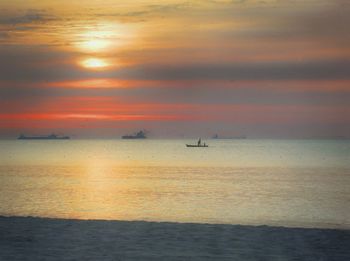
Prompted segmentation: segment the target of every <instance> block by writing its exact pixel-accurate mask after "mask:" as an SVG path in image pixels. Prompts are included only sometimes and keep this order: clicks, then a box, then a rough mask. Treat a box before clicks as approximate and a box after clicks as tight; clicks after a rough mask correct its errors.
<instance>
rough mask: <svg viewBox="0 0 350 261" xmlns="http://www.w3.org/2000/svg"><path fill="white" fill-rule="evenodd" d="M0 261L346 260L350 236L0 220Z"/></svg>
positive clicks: (307, 231)
mask: <svg viewBox="0 0 350 261" xmlns="http://www.w3.org/2000/svg"><path fill="white" fill-rule="evenodd" d="M0 260H308V261H310V260H318V261H319V260H350V230H334V229H306V228H284V227H269V226H241V225H212V224H180V223H156V222H139V221H130V222H129V221H97V220H91V221H90V220H64V219H47V218H32V217H0Z"/></svg>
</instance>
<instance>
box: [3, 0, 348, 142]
mask: <svg viewBox="0 0 350 261" xmlns="http://www.w3.org/2000/svg"><path fill="white" fill-rule="evenodd" d="M349 13H350V2H349V1H347V0H308V1H304V0H264V1H261V0H188V1H185V0H180V1H178V0H164V1H153V0H129V1H121V0H120V1H119V0H113V1H112V0H103V1H102V0H89V1H81V0H80V1H77V0H61V1H56V0H0V138H11V137H16V136H18V135H19V134H20V133H25V134H31V135H40V134H50V133H52V132H54V133H57V134H65V135H70V136H72V137H74V138H87V137H100V138H113V137H120V136H121V135H123V134H129V133H134V132H136V131H137V130H139V129H146V130H148V133H149V136H150V137H154V138H158V137H159V138H168V137H175V138H176V137H198V136H202V137H210V136H212V135H214V134H216V133H217V134H219V135H220V136H226V137H229V136H236V135H246V136H248V137H252V138H310V137H316V138H324V137H326V138H327V137H336V136H345V137H350V117H349V115H350V29H349V28H350V27H349V24H350V16H349V15H348V14H349Z"/></svg>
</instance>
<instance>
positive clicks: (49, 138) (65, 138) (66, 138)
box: [17, 134, 70, 140]
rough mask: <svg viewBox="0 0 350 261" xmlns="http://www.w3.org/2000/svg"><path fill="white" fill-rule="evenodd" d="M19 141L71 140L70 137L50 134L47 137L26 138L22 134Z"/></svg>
mask: <svg viewBox="0 0 350 261" xmlns="http://www.w3.org/2000/svg"><path fill="white" fill-rule="evenodd" d="M17 139H18V140H69V139H70V137H69V136H58V135H56V134H50V135H47V136H25V135H24V134H21V135H20V136H19V137H18V138H17Z"/></svg>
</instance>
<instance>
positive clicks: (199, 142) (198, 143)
mask: <svg viewBox="0 0 350 261" xmlns="http://www.w3.org/2000/svg"><path fill="white" fill-rule="evenodd" d="M201 142H202V141H201V138H199V140H198V142H197V145H198V146H200V145H201Z"/></svg>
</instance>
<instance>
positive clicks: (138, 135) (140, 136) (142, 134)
mask: <svg viewBox="0 0 350 261" xmlns="http://www.w3.org/2000/svg"><path fill="white" fill-rule="evenodd" d="M146 138H147V137H146V132H145V131H143V130H140V131H139V132H137V133H136V134H134V135H124V136H122V139H146Z"/></svg>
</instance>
